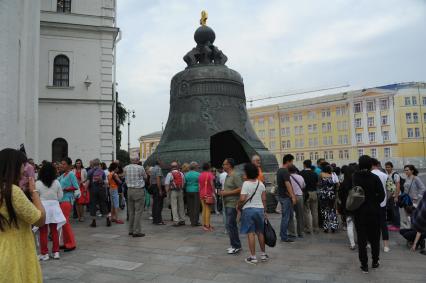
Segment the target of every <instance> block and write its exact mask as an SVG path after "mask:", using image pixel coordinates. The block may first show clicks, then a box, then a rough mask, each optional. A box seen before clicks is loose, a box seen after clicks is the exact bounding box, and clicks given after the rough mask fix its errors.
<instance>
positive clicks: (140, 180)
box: [124, 164, 147, 188]
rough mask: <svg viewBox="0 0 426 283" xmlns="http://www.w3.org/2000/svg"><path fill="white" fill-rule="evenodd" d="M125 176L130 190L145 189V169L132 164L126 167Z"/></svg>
mask: <svg viewBox="0 0 426 283" xmlns="http://www.w3.org/2000/svg"><path fill="white" fill-rule="evenodd" d="M124 176H125V177H126V184H127V187H129V188H143V187H145V181H144V179H146V178H147V176H146V173H145V169H143V167H142V166H140V165H137V164H130V165H127V166H126V167H124Z"/></svg>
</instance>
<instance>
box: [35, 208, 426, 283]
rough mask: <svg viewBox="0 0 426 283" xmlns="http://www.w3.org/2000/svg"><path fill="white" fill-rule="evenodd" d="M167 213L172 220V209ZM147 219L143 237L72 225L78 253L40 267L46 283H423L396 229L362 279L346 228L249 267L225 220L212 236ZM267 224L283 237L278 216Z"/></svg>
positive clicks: (421, 270) (116, 228) (416, 257)
mask: <svg viewBox="0 0 426 283" xmlns="http://www.w3.org/2000/svg"><path fill="white" fill-rule="evenodd" d="M164 215H165V216H166V215H167V217H166V218H167V219H169V217H170V212H169V210H165V212H164ZM148 216H149V215H148V214H145V215H144V221H143V230H144V232H145V233H146V235H147V236H146V237H144V238H132V237H129V236H128V235H127V233H128V232H127V229H126V225H118V224H113V226H112V227H106V226H105V223H98V227H97V228H90V227H89V220H86V222H84V223H78V222H73V229H74V233H75V235H76V240H77V249H76V250H75V251H73V252H69V253H61V259H60V260H58V261H54V260H49V261H47V262H43V263H42V269H43V275H44V280H45V282H52V283H61V282H88V283H97V282H102V283H108V282H114V283H117V282H119V283H126V282H166V283H180V282H194V283H195V282H197V283H214V282H244V283H249V282H256V283H260V282H270V283H273V282H386V283H390V282H413V283H414V282H419V283H420V282H423V283H424V282H426V256H423V255H421V254H419V253H413V252H410V251H409V250H408V249H407V247H406V244H405V241H403V240H402V239H401V237H399V234H398V233H395V232H390V234H391V241H390V243H391V252H390V253H387V254H385V253H383V252H382V253H381V255H380V256H381V266H380V268H379V269H378V270H376V271H370V273H369V274H362V273H361V272H360V270H359V262H358V254H357V252H356V251H351V250H349V248H348V242H347V240H346V234H345V232H343V231H341V232H339V233H336V234H324V233H320V234H317V235H306V236H305V238H304V239H301V240H297V242H296V243H293V244H288V243H281V242H278V243H277V246H276V247H275V248H269V249H267V253H268V254H269V256H270V261H269V262H266V263H259V264H257V265H249V264H247V263H245V262H244V258H245V257H246V256H247V240H246V237H245V236H242V237H241V240H242V243H243V252H242V253H240V254H239V255H236V256H235V255H227V254H226V252H225V250H226V248H227V247H228V246H229V241H228V237H227V235H225V234H224V228H223V224H222V217H221V216H217V215H214V216H213V225H215V228H216V230H215V232H212V233H206V232H203V231H202V230H201V228H200V227H195V228H194V227H190V226H188V225H187V226H183V227H172V226H171V225H170V222H168V224H169V225H167V226H154V225H152V224H150V220H148V219H147V218H148ZM270 219H271V222H272V223H273V226H274V228H275V230H276V231H277V232H278V230H279V225H278V224H279V220H280V217H279V215H277V214H274V215H270ZM98 222H99V221H98Z"/></svg>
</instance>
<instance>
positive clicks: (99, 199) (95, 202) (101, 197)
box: [90, 186, 111, 217]
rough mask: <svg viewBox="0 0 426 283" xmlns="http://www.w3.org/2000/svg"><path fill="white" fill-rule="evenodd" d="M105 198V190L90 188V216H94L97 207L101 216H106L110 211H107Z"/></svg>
mask: <svg viewBox="0 0 426 283" xmlns="http://www.w3.org/2000/svg"><path fill="white" fill-rule="evenodd" d="M107 198H108V195H107V191H106V188H104V187H97V186H91V187H90V216H93V217H95V216H96V210H97V206H99V210H100V211H101V214H102V216H106V214H108V212H109V211H111V210H109V209H108V203H107V201H108V199H107Z"/></svg>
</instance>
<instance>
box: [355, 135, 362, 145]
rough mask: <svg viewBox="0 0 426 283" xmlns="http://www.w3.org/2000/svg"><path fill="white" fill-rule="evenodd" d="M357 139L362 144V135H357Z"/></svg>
mask: <svg viewBox="0 0 426 283" xmlns="http://www.w3.org/2000/svg"><path fill="white" fill-rule="evenodd" d="M355 138H356V142H357V143H361V142H362V133H356V134H355Z"/></svg>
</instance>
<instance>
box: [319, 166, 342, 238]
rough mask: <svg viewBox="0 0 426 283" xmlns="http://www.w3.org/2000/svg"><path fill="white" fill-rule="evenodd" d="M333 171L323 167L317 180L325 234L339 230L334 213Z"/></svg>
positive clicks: (334, 185) (334, 187)
mask: <svg viewBox="0 0 426 283" xmlns="http://www.w3.org/2000/svg"><path fill="white" fill-rule="evenodd" d="M332 172H333V169H332V167H331V166H330V165H325V166H323V168H322V172H321V173H320V178H319V179H320V180H319V194H318V196H319V204H320V210H321V218H322V220H323V224H322V226H323V229H324V232H325V233H328V231H329V230H331V232H333V233H334V232H335V231H336V230H337V228H339V222H338V221H337V213H336V184H335V183H334V181H333V175H332Z"/></svg>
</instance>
